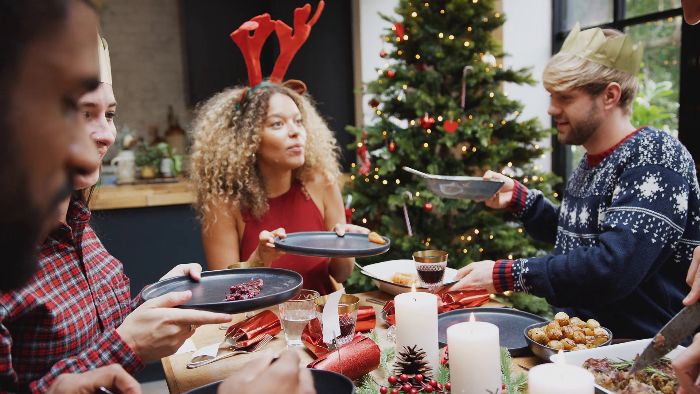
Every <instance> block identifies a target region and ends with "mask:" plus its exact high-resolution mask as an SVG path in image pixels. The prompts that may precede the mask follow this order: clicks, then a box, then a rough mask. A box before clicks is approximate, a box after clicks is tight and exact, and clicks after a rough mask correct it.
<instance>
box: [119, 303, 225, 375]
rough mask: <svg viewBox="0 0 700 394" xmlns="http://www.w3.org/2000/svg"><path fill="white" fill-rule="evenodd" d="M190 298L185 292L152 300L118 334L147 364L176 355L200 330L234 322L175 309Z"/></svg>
mask: <svg viewBox="0 0 700 394" xmlns="http://www.w3.org/2000/svg"><path fill="white" fill-rule="evenodd" d="M224 296H225V294H222V295H221V299H222V300H223V298H224ZM190 298H192V292H190V291H183V292H173V293H168V294H164V295H162V296H160V297H156V298H154V299H151V300H148V301H146V302H144V303H143V304H141V306H139V307H138V308H136V309H134V311H133V312H131V313H130V314H129V315H128V316H127V317H126V319H124V321H123V322H122V324H121V325H120V326H119V327H118V328H117V333H118V334H119V336H120V337H121V338H122V340H124V342H126V343H127V344H128V345H129V347H130V348H131V350H133V351H134V353H136V355H137V356H139V357H140V358H141V360H142V361H143V362H144V363H147V362H149V361H156V360H160V359H161V358H163V357H166V356H169V355H171V354H173V353H175V352H176V351H177V349H178V348H180V346H182V344H183V343H184V342H185V340H186V339H187V338H189V337H190V336H192V334H194V330H195V328H196V327H197V326H200V325H202V324H220V323H228V322H229V321H231V315H227V314H222V313H213V312H206V311H198V310H194V309H179V308H175V307H176V306H178V305H182V304H184V303H185V302H187V301H188V300H189V299H190Z"/></svg>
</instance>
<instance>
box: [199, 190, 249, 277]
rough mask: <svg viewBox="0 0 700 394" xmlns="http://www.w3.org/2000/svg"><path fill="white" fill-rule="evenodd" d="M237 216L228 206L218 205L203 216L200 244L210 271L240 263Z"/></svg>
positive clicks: (236, 211) (236, 212)
mask: <svg viewBox="0 0 700 394" xmlns="http://www.w3.org/2000/svg"><path fill="white" fill-rule="evenodd" d="M237 214H238V210H235V212H234V209H233V208H232V207H231V206H230V205H228V204H224V203H218V204H216V205H215V206H214V207H212V209H210V210H209V212H207V214H206V215H204V220H202V243H203V245H204V255H205V256H206V258H207V266H208V268H209V269H210V270H219V269H226V268H227V267H228V266H229V265H231V264H233V263H238V262H239V261H241V257H240V245H239V240H238V228H237V226H236V215H237Z"/></svg>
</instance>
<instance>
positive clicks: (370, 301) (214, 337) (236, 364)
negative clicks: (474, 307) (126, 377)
mask: <svg viewBox="0 0 700 394" xmlns="http://www.w3.org/2000/svg"><path fill="white" fill-rule="evenodd" d="M355 295H356V296H358V297H359V298H360V306H364V305H369V306H373V307H374V309H375V313H376V316H377V319H376V327H375V332H376V334H377V335H376V337H377V338H379V340H380V343H379V346H380V348H382V349H384V348H386V347H387V346H392V342H391V339H390V338H389V336H388V335H387V331H388V330H389V325H388V324H386V323H385V322H384V321H383V320H382V319H381V317H380V312H381V310H382V307H383V305H384V303H385V302H386V301H388V300H391V299H393V296H392V295H390V294H387V293H384V292H381V291H370V292H365V293H357V294H355ZM482 307H491V308H493V307H505V305H503V304H501V303H499V302H497V301H495V300H493V299H492V300H489V302H487V303H486V304H484V305H482ZM265 309H269V310H272V311H273V312H275V313H276V314H277V313H278V307H277V306H272V307H269V308H265ZM256 312H259V311H255V312H252V313H256ZM245 316H246V314H243V313H241V314H236V315H234V317H233V320H232V323H236V322H238V321H241V320H243V319H245ZM224 328H225V326H223V327H222V326H220V325H218V324H212V325H204V326H200V327H199V328H197V330H196V331H195V333H194V334H193V335H192V337H191V338H190V339H191V341H192V342H193V343H194V346H195V347H196V348H200V347H203V346H206V345H211V344H214V343H218V342H221V341H222V339H223V338H224V333H225V330H224ZM286 348H287V345H286V342H285V339H284V333H283V332H280V333H279V334H278V335H277V336H276V337H275V338H274V339H273V340H272V341H271V342H270V343H269V344H267V345H266V346H265V347H264V349H261V350H260V351H272V352H274V353H275V354H277V353H280V352H281V351H283V350H284V349H286ZM294 349H295V350H296V351H297V352H298V354H299V357H300V359H301V363H302V364H303V365H304V366H305V365H307V364H309V363H310V362H311V361H313V360H314V357H313V353H311V352H310V351H309V350H307V349H306V348H305V347H295V348H294ZM257 356H258V354H256V353H251V354H241V355H237V356H234V357H230V358H227V359H223V360H219V361H217V362H214V363H211V364H208V365H205V366H201V367H198V368H193V369H188V368H187V363H188V362H189V361H190V359H191V358H192V352H191V351H190V352H180V353H176V354H174V355H171V356H168V357H165V358H163V359H161V362H162V364H163V369H164V371H165V380H166V382H167V385H168V389H169V390H170V392H171V393H185V392H187V391H190V390H192V389H194V388H197V387H200V386H203V385H206V384H208V383H211V382H215V381H219V380H223V379H225V378H226V377H228V376H229V375H231V373H233V372H234V371H237V370H240V369H241V368H245V364H246V363H247V362H248V361H250V360H252V359H254V358H255V357H257ZM512 362H513V371H515V372H517V373H524V372H526V371H527V370H529V369H530V368H531V367H533V366H535V365H537V364H538V363H540V361H539V360H538V359H537V358H536V357H535V356H533V355H529V356H521V357H513V358H512ZM375 380H378V379H375Z"/></svg>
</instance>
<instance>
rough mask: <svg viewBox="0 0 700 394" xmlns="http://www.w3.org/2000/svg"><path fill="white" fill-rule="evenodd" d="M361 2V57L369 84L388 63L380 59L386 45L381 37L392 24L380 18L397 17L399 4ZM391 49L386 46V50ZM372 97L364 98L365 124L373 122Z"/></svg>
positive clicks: (375, 0)
mask: <svg viewBox="0 0 700 394" xmlns="http://www.w3.org/2000/svg"><path fill="white" fill-rule="evenodd" d="M359 2H360V57H361V62H362V73H361V75H362V82H363V83H367V82H370V81H372V80H374V79H376V78H377V71H376V70H377V68H383V67H384V65H385V64H386V63H387V61H386V60H385V59H382V58H381V57H379V51H381V50H382V44H383V43H384V42H383V41H382V39H381V37H382V36H383V35H384V30H385V29H386V28H391V24H390V23H389V22H387V21H385V20H384V19H382V18H381V17H380V16H379V13H380V12H381V13H382V14H384V15H389V16H392V15H393V16H396V14H395V13H394V8H395V7H396V5H397V4H398V1H396V0H359ZM390 49H391V48H390V47H389V44H386V50H387V51H389V50H390ZM369 100H370V96H367V95H365V96H363V97H362V108H361V110H362V113H363V114H364V120H365V123H371V122H372V111H371V108H370V107H369V104H367V103H368V102H369Z"/></svg>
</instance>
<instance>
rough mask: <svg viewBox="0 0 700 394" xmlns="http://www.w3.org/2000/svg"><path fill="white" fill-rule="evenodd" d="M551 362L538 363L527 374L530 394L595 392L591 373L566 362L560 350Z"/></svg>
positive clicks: (580, 393)
mask: <svg viewBox="0 0 700 394" xmlns="http://www.w3.org/2000/svg"><path fill="white" fill-rule="evenodd" d="M552 361H554V362H553V363H551V364H542V365H538V366H536V367H534V368H532V369H531V370H530V372H529V373H528V376H527V387H528V393H530V394H553V393H568V394H593V393H594V392H595V387H594V382H595V379H594V378H593V374H591V373H590V372H588V371H586V370H585V369H583V368H581V367H577V366H575V365H569V364H566V360H565V358H564V354H562V353H561V352H560V353H559V354H558V355H556V356H553V357H552Z"/></svg>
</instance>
